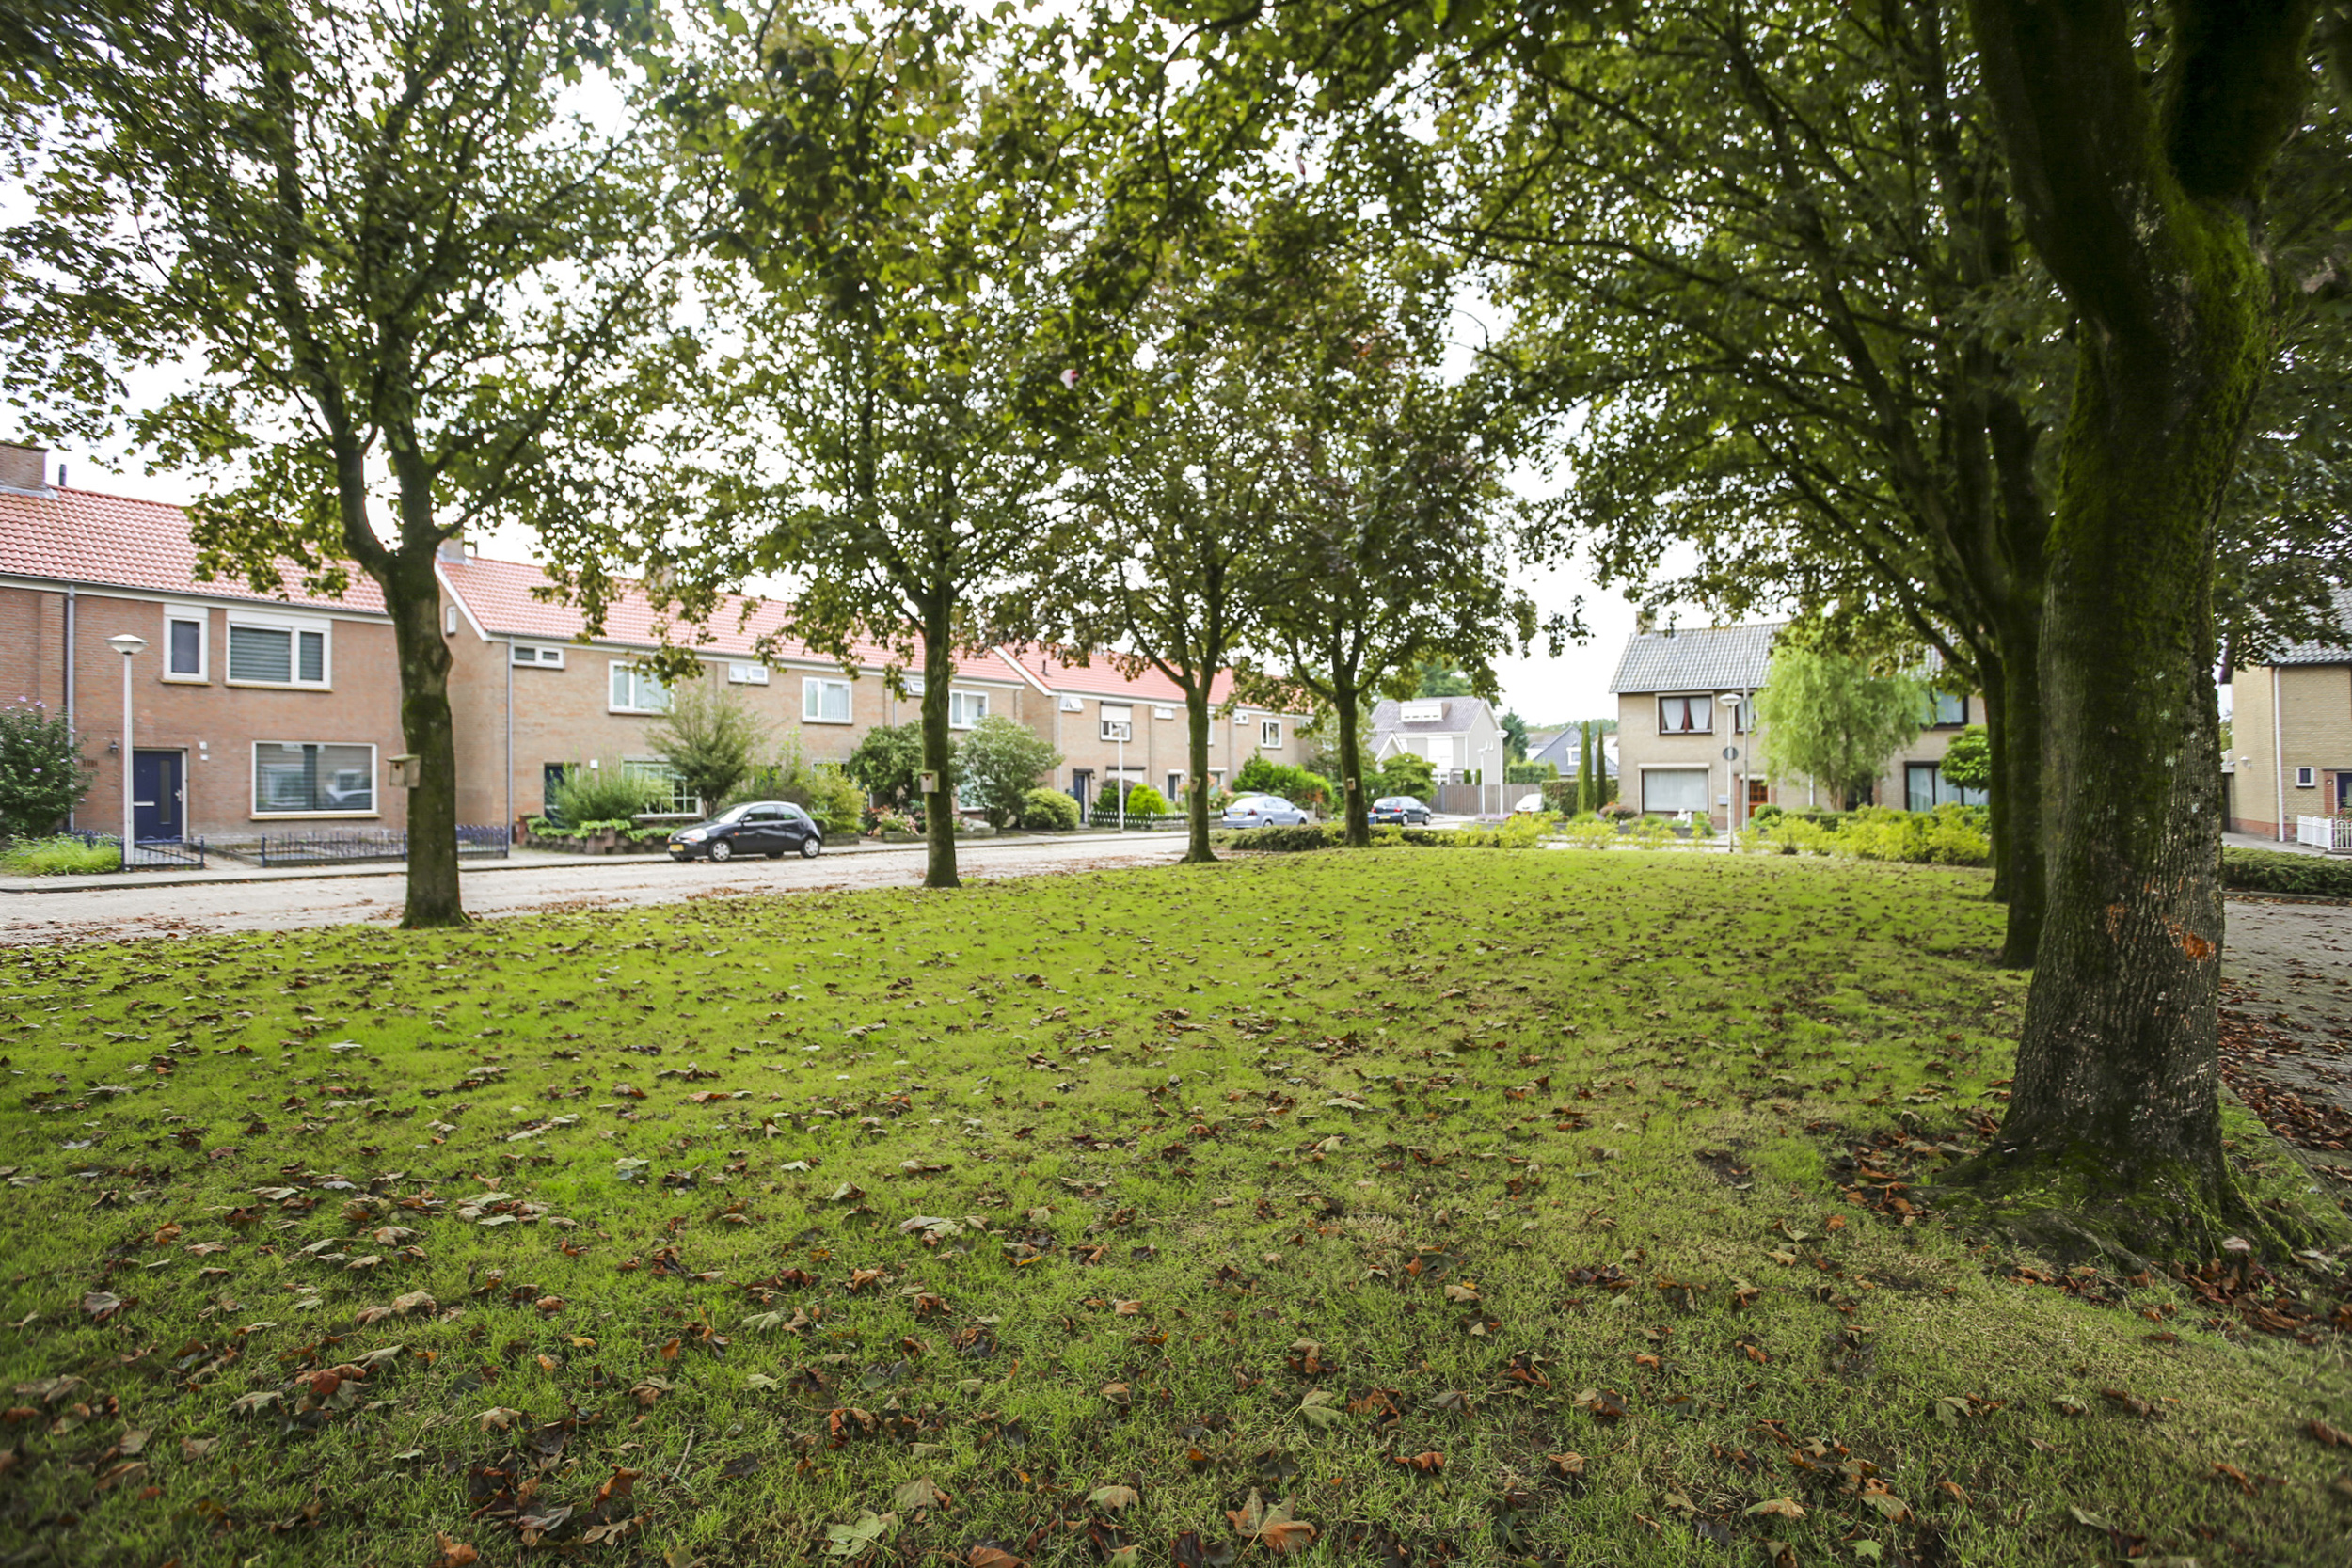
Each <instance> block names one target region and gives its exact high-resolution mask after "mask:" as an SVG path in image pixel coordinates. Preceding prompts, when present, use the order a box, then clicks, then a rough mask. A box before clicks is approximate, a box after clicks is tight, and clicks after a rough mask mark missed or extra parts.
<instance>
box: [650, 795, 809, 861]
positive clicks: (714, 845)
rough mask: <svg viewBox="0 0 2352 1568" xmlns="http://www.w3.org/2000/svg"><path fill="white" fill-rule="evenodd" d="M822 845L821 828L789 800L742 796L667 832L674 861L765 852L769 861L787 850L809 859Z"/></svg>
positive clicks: (762, 853)
mask: <svg viewBox="0 0 2352 1568" xmlns="http://www.w3.org/2000/svg"><path fill="white" fill-rule="evenodd" d="M824 847H825V832H824V830H823V829H821V828H819V827H818V826H817V824H816V823H815V822H813V821H811V820H810V819H809V815H808V813H806V812H804V811H803V810H802V809H801V808H800V807H798V806H796V805H794V804H793V803H792V802H791V801H789V800H746V801H744V802H743V803H742V804H741V805H739V806H737V807H735V808H733V809H732V810H729V811H723V812H721V813H720V814H719V815H718V816H714V817H712V818H711V819H710V820H709V821H707V822H697V823H695V824H694V825H693V826H692V827H691V828H680V829H679V830H678V831H677V832H674V833H672V834H671V835H670V858H671V859H672V860H674V861H691V860H692V859H693V858H694V857H695V856H697V855H707V856H709V857H710V858H711V859H712V860H714V861H729V860H733V859H734V858H735V857H736V856H738V855H765V856H767V857H768V858H769V859H770V860H771V861H772V860H779V859H781V858H783V856H784V855H785V854H786V853H787V852H789V851H798V852H799V854H800V856H801V858H802V859H803V860H812V861H813V860H815V859H816V858H817V857H818V855H819V854H820V853H822V852H823V850H824Z"/></svg>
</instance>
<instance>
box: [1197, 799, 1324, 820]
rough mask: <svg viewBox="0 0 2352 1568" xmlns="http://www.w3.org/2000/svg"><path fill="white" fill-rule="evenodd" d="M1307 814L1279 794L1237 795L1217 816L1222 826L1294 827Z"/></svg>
mask: <svg viewBox="0 0 2352 1568" xmlns="http://www.w3.org/2000/svg"><path fill="white" fill-rule="evenodd" d="M1306 820H1307V814H1306V813H1305V812H1303V811H1301V810H1299V809H1298V808H1297V807H1296V806H1294V805H1292V804H1291V803H1290V802H1289V801H1288V800H1283V799H1282V798H1281V797H1280V796H1279V795H1237V796H1235V797H1234V798H1233V800H1232V801H1231V802H1230V803H1229V804H1228V805H1227V806H1226V808H1225V815H1224V816H1220V817H1218V818H1217V825H1218V826H1219V827H1223V828H1295V827H1297V826H1298V825H1299V824H1300V823H1302V822H1305V821H1306Z"/></svg>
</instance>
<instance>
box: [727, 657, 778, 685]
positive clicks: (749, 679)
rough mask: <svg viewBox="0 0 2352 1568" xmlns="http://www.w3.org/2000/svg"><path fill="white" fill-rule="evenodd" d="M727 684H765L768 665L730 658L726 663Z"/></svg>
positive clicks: (766, 682)
mask: <svg viewBox="0 0 2352 1568" xmlns="http://www.w3.org/2000/svg"><path fill="white" fill-rule="evenodd" d="M727 684H728V685H729V686H766V685H767V684H768V666H766V665H765V664H755V663H750V662H747V661H745V660H742V659H731V660H729V661H728V663H727Z"/></svg>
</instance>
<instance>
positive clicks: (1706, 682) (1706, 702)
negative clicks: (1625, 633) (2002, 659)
mask: <svg viewBox="0 0 2352 1568" xmlns="http://www.w3.org/2000/svg"><path fill="white" fill-rule="evenodd" d="M1787 624H1788V623H1786V622H1781V621H1773V622H1765V623H1760V624H1757V625H1754V626H1706V627H1692V628H1687V629H1678V630H1668V631H1639V632H1636V633H1634V634H1633V636H1632V637H1630V638H1629V639H1628V640H1627V641H1626V646H1625V655H1624V657H1622V658H1621V659H1620V660H1619V661H1618V664H1617V674H1616V678H1615V679H1614V680H1613V681H1612V682H1611V683H1610V689H1611V690H1612V691H1613V692H1615V693H1616V697H1617V756H1618V767H1619V768H1620V769H1621V775H1620V777H1621V781H1622V798H1623V800H1625V801H1626V803H1627V804H1629V805H1631V806H1635V807H1638V808H1639V809H1640V810H1642V811H1645V812H1656V813H1659V814H1661V815H1663V814H1668V813H1681V812H1705V813H1706V814H1707V815H1708V816H1710V817H1711V818H1713V819H1714V820H1715V821H1717V822H1718V823H1728V821H1729V820H1730V816H1731V803H1732V801H1733V800H1735V799H1737V798H1740V797H1742V796H1744V810H1743V811H1742V812H1741V813H1740V815H1741V816H1742V817H1744V816H1747V815H1749V814H1750V813H1753V812H1754V811H1756V808H1758V807H1760V806H1766V805H1778V806H1784V807H1788V806H1806V805H1824V806H1827V805H1835V804H1836V803H1837V802H1836V801H1832V800H1827V799H1825V798H1822V797H1821V796H1820V791H1819V790H1818V789H1817V788H1816V787H1815V785H1814V784H1813V783H1812V781H1810V780H1806V779H1793V780H1792V779H1774V778H1767V777H1765V776H1764V775H1763V774H1761V773H1758V772H1752V771H1751V768H1752V767H1753V765H1754V756H1753V753H1754V752H1755V750H1756V733H1755V731H1756V722H1755V714H1756V692H1757V691H1759V690H1760V689H1762V688H1763V685H1764V679H1765V674H1766V672H1767V670H1768V669H1769V668H1770V666H1771V663H1772V640H1773V639H1774V638H1776V637H1778V636H1779V635H1780V633H1781V631H1782V629H1783V628H1784V627H1785V626H1787ZM1726 697H1728V698H1730V699H1731V700H1730V701H1729V702H1728V703H1726V702H1725V701H1724V699H1725V698H1726ZM1921 717H1922V719H1923V720H1924V725H1923V727H1922V728H1921V730H1920V732H1919V736H1918V738H1917V739H1916V740H1915V741H1914V742H1913V743H1912V744H1911V745H1909V746H1907V747H1905V748H1904V749H1903V750H1902V752H1899V754H1897V755H1895V756H1892V757H1889V758H1887V760H1886V764H1885V766H1884V767H1883V768H1882V769H1881V770H1880V773H1879V777H1878V779H1877V781H1876V782H1875V783H1874V784H1873V785H1872V786H1871V790H1870V795H1871V798H1872V799H1873V800H1876V801H1877V802H1879V803H1880V804H1883V805H1894V806H1901V807H1902V808H1904V809H1905V810H1908V811H1931V810H1933V809H1934V808H1935V807H1937V806H1939V805H1943V804H1946V803H1947V802H1957V803H1962V804H1977V803H1980V802H1981V801H1982V800H1983V795H1982V793H1981V792H1980V791H1974V790H1971V791H1963V790H1962V789H1960V788H1959V787H1958V786H1956V785H1955V784H1952V782H1951V781H1950V780H1949V779H1947V778H1946V777H1945V776H1944V768H1943V762H1944V753H1945V752H1946V750H1947V749H1948V748H1949V747H1950V745H1951V743H1952V736H1954V735H1956V734H1958V733H1959V732H1960V730H1961V729H1962V728H1963V726H1964V725H1966V724H1968V723H1970V722H1972V721H1973V722H1979V723H1980V722H1982V721H1983V719H1984V707H1983V700H1982V699H1981V698H1979V697H1975V696H1968V697H1955V696H1948V695H1946V694H1943V693H1940V692H1939V693H1937V694H1936V695H1935V696H1934V697H1933V698H1932V699H1931V707H1930V710H1929V711H1928V712H1927V713H1926V714H1924V715H1922V716H1921Z"/></svg>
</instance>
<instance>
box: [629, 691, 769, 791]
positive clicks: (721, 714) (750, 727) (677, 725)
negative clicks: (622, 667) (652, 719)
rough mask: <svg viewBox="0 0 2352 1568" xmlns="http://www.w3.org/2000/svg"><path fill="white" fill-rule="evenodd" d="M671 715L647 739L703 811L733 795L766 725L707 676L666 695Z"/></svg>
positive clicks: (752, 761) (751, 763) (748, 768)
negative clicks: (700, 803)
mask: <svg viewBox="0 0 2352 1568" xmlns="http://www.w3.org/2000/svg"><path fill="white" fill-rule="evenodd" d="M669 691H670V711H669V713H668V715H667V716H666V717H664V718H663V719H662V721H661V722H660V723H659V724H657V725H656V726H655V727H654V731H653V734H652V736H650V737H649V738H650V739H651V741H652V743H653V750H654V754H655V755H656V756H659V757H660V759H661V760H662V761H664V762H666V763H668V764H669V765H670V767H671V768H673V769H675V771H676V773H677V776H678V779H679V781H680V782H681V783H683V784H685V785H686V787H687V788H688V789H689V790H691V792H692V793H693V796H694V798H695V799H696V800H700V801H701V802H702V803H703V805H704V807H705V808H706V809H707V808H710V807H715V806H716V805H717V804H718V803H719V802H720V801H722V800H725V799H726V798H727V797H728V796H729V795H730V794H732V793H733V792H734V789H735V786H736V785H737V784H740V783H742V782H743V780H744V779H745V778H746V777H747V776H748V775H749V774H750V773H751V771H752V769H753V768H754V767H755V765H756V763H757V759H758V753H759V750H760V744H761V742H762V741H764V740H766V739H767V736H768V730H769V725H768V723H767V721H765V720H763V719H761V718H760V717H759V715H757V714H756V713H754V712H753V711H752V709H751V707H750V706H749V705H747V704H745V703H744V702H743V701H742V700H741V699H740V698H739V697H738V696H737V695H736V694H735V692H734V691H733V690H732V689H729V688H727V687H724V686H722V685H720V684H719V683H718V682H717V681H715V680H713V679H712V678H711V677H710V674H709V673H708V672H707V670H706V671H704V672H702V673H700V678H698V679H693V680H687V681H680V682H677V683H676V684H675V685H673V686H671V687H670V689H669Z"/></svg>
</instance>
